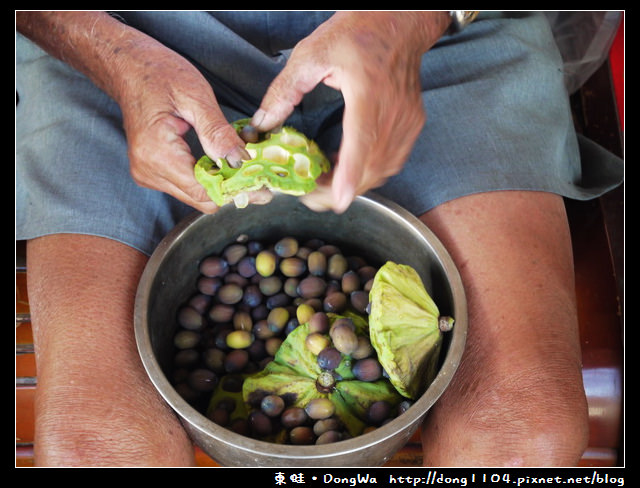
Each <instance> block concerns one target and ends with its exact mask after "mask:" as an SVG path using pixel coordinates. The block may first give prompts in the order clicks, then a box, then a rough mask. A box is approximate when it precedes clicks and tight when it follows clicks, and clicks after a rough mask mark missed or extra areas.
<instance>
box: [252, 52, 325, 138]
mask: <svg viewBox="0 0 640 488" xmlns="http://www.w3.org/2000/svg"><path fill="white" fill-rule="evenodd" d="M295 53H296V51H295V50H294V54H293V55H292V57H291V58H290V59H289V61H288V62H287V65H286V66H285V67H284V69H283V70H282V71H281V72H280V74H279V75H278V76H276V77H275V78H274V80H273V81H272V82H271V85H270V86H269V88H268V89H267V92H266V93H265V95H264V98H263V99H262V103H261V104H260V108H259V109H258V110H257V111H256V113H255V114H254V116H253V118H252V119H251V125H253V126H254V127H255V128H256V129H258V130H259V131H260V132H266V131H268V130H272V129H273V128H275V127H278V126H279V125H282V124H283V123H284V121H285V120H286V119H287V117H289V115H291V113H292V112H293V109H294V108H295V107H296V106H297V105H298V104H299V103H300V102H301V101H302V98H303V97H304V95H305V94H307V93H309V92H310V91H311V90H313V89H314V88H315V87H316V86H317V85H318V84H319V83H320V82H321V81H322V79H323V78H324V72H323V71H322V70H321V69H319V68H318V67H317V66H315V65H314V64H313V63H312V62H311V63H310V62H309V61H308V60H306V61H304V60H302V58H301V57H300V56H295ZM299 59H300V61H298V60H299Z"/></svg>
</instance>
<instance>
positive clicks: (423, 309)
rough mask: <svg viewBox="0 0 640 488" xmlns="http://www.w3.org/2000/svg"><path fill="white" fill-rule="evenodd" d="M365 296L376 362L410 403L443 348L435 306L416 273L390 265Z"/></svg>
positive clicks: (426, 381)
mask: <svg viewBox="0 0 640 488" xmlns="http://www.w3.org/2000/svg"><path fill="white" fill-rule="evenodd" d="M370 298H371V313H370V315H369V333H370V338H371V343H372V344H373V347H374V348H375V349H376V351H377V353H378V359H379V361H380V363H381V364H382V366H383V368H384V370H385V371H386V372H387V374H388V375H389V380H390V381H391V383H392V384H393V385H394V386H395V387H396V389H397V390H398V391H399V392H400V393H401V394H402V395H404V396H406V397H407V398H410V399H415V398H417V397H418V396H419V395H420V394H421V392H422V391H423V390H424V388H426V387H427V386H428V384H429V383H430V382H431V381H432V380H433V378H434V376H435V373H436V368H437V362H438V357H439V353H440V348H441V344H442V332H441V331H440V329H439V328H438V318H439V316H440V314H439V311H438V307H437V306H436V304H435V303H434V301H433V300H432V298H431V297H430V296H429V294H428V293H427V291H426V289H425V288H424V285H423V283H422V280H421V279H420V276H419V275H418V273H417V272H416V271H415V270H414V269H413V268H411V267H410V266H406V265H402V264H396V263H393V262H387V263H386V264H385V265H384V266H382V267H381V268H380V269H379V270H378V272H377V273H376V275H375V278H374V282H373V286H372V288H371V292H370Z"/></svg>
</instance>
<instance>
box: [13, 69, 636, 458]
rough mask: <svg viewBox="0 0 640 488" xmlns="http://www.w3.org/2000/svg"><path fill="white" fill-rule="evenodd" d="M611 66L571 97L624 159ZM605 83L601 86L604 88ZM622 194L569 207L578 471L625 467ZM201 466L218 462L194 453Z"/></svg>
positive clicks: (23, 274) (19, 357) (26, 407)
mask: <svg viewBox="0 0 640 488" xmlns="http://www.w3.org/2000/svg"><path fill="white" fill-rule="evenodd" d="M610 82H611V79H610V71H609V67H608V66H605V67H603V68H602V69H601V70H599V72H598V73H596V75H594V77H593V79H592V80H590V82H589V83H590V85H589V86H587V87H586V89H583V90H582V92H581V93H580V94H579V95H578V96H576V97H574V100H573V101H574V102H575V104H576V105H577V106H576V112H579V113H580V114H581V115H580V117H578V119H579V120H577V124H578V129H579V131H581V132H583V133H585V135H587V136H588V137H590V138H591V139H593V140H595V141H597V142H599V143H600V144H601V145H603V146H604V147H606V148H607V149H610V150H611V151H613V152H614V153H617V154H622V146H621V138H620V132H619V128H620V125H619V124H618V123H617V120H618V119H617V114H616V113H615V101H613V99H612V100H609V99H607V97H611V93H612V91H611V85H610ZM603 86H604V88H603ZM623 195H624V193H623V189H622V188H619V189H617V190H615V191H614V192H612V193H610V194H608V195H606V196H605V197H603V198H601V199H598V200H595V201H591V202H567V212H568V215H569V219H570V224H571V232H572V237H573V241H574V257H575V269H576V294H577V299H578V307H579V322H580V338H581V343H582V357H583V378H584V384H585V390H586V394H587V399H588V404H589V425H590V439H589V448H588V449H587V451H586V452H585V453H584V456H583V457H582V460H581V463H580V464H581V466H594V467H599V466H602V467H605V466H622V465H623V464H624V445H625V442H624V441H625V438H624V423H623V420H624V412H623V394H624V391H623V385H624V376H623V373H624V370H623V366H624V360H623V341H624V337H623V326H622V324H623V318H622V310H623V309H624V308H623V301H622V300H623V296H624V294H623V290H624V261H623V256H624V237H623V228H624V224H623V215H624V197H623ZM17 246H18V247H17V253H16V254H17V260H16V265H17V266H16V461H15V462H16V466H18V467H29V466H32V465H33V440H34V426H33V418H34V412H33V398H34V393H35V391H36V388H37V370H36V364H35V361H34V355H33V343H32V335H31V324H30V322H29V299H28V296H27V291H26V281H27V270H26V266H25V264H26V263H25V262H24V259H23V256H24V251H23V248H22V243H18V244H17ZM195 450H196V459H197V461H198V464H199V465H200V466H217V464H216V463H215V462H214V461H213V460H212V459H211V458H209V457H208V456H207V455H206V454H204V453H203V452H202V451H201V450H200V449H198V448H196V449H195ZM421 458H422V453H421V447H420V443H419V439H418V438H417V436H414V437H413V438H412V439H411V440H410V441H409V443H408V444H407V445H406V446H405V447H404V448H403V449H402V450H400V451H399V452H398V453H397V454H396V455H395V456H393V457H392V458H391V460H390V461H389V463H388V464H387V466H402V467H410V466H419V465H421Z"/></svg>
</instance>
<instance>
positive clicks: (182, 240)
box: [135, 195, 467, 467]
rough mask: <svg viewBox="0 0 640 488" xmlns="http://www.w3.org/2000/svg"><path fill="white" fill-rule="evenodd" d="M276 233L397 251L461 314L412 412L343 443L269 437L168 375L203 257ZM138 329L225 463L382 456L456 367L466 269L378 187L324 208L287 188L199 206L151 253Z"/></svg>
mask: <svg viewBox="0 0 640 488" xmlns="http://www.w3.org/2000/svg"><path fill="white" fill-rule="evenodd" d="M242 234H247V235H249V236H250V237H251V238H252V239H262V240H274V239H277V238H279V237H282V236H284V235H294V236H296V237H299V238H301V239H302V238H306V239H308V238H311V237H317V238H322V239H324V240H325V241H327V242H331V243H333V244H336V245H338V246H341V247H342V248H344V249H345V250H351V251H354V252H358V253H359V254H360V255H362V256H363V257H365V258H366V259H367V260H368V261H369V262H370V263H374V264H383V263H384V262H385V261H387V260H393V261H396V262H399V263H402V264H408V265H410V266H412V267H414V268H415V269H416V270H417V271H418V273H419V274H420V275H421V277H422V279H423V281H424V283H425V286H426V288H427V290H428V291H429V293H430V294H431V296H432V297H433V299H434V300H435V302H436V304H437V305H438V307H439V309H440V312H441V314H443V315H452V316H453V317H455V319H456V322H455V326H454V328H453V331H451V332H449V333H447V334H446V336H445V342H444V345H443V348H442V353H441V366H440V369H439V372H438V374H437V376H436V378H435V380H434V381H433V382H432V383H431V385H430V386H429V388H428V389H427V390H426V392H425V393H424V394H423V395H422V396H421V397H420V398H419V399H418V400H416V401H415V403H414V405H413V406H412V407H411V408H409V410H407V411H406V412H405V413H404V414H402V415H400V416H399V417H397V418H396V419H394V420H393V421H391V422H389V423H388V424H386V425H384V426H382V427H380V428H378V429H376V430H375V431H373V432H370V433H367V434H364V435H361V436H358V437H355V438H352V439H349V440H344V441H340V442H336V443H333V444H325V445H319V446H292V445H280V444H273V443H269V442H263V441H258V440H254V439H251V438H249V437H245V436H242V435H239V434H236V433H234V432H232V431H230V430H228V429H225V428H224V427H221V426H219V425H216V424H215V423H214V422H212V421H210V420H209V419H207V418H206V417H205V416H204V415H202V414H201V413H199V412H198V411H196V410H195V409H194V408H193V407H191V406H190V405H189V404H188V403H187V402H186V401H185V400H184V399H183V398H182V397H181V396H180V395H179V394H178V393H176V391H175V390H174V389H173V387H172V385H171V384H170V382H169V380H168V379H167V375H169V373H170V371H171V369H170V368H171V362H172V359H173V335H174V333H175V329H176V325H177V322H176V319H175V317H176V312H177V310H178V307H179V306H180V305H181V304H183V303H184V302H185V301H187V300H188V298H189V297H190V296H191V295H192V294H193V293H194V290H195V288H194V287H195V285H194V283H195V280H196V278H197V275H198V263H199V262H200V260H201V259H202V258H203V257H204V256H207V255H209V254H212V253H219V252H221V250H222V249H223V248H224V247H225V246H226V245H227V244H229V243H231V242H233V241H235V240H236V239H237V237H238V236H239V235H242ZM135 334H136V340H137V343H138V350H139V352H140V356H141V358H142V362H143V364H144V367H145V369H146V371H147V373H148V375H149V377H150V379H151V381H152V382H153V384H154V385H155V387H156V388H157V389H158V391H159V392H160V394H161V395H162V396H163V397H164V399H165V400H166V401H167V403H168V404H169V405H170V406H171V407H172V408H173V409H174V410H175V412H176V413H177V414H178V416H179V417H180V419H181V420H182V423H183V425H184V427H185V429H186V430H187V432H188V433H189V435H190V436H191V438H192V439H193V441H194V442H195V443H196V444H197V445H198V446H200V447H201V448H202V449H203V450H204V451H205V452H206V453H207V454H209V455H210V456H211V457H212V458H213V459H215V460H216V461H217V462H218V463H220V464H221V465H223V466H254V467H255V466H379V465H383V464H384V463H385V462H386V461H387V460H388V459H389V458H390V457H391V456H393V454H394V453H395V452H396V451H398V450H399V449H401V448H402V446H403V445H404V444H405V443H406V442H407V441H408V440H409V438H410V437H411V436H412V434H413V433H414V432H415V430H416V429H417V428H418V427H419V425H420V424H421V422H422V421H423V419H424V417H425V415H426V414H427V412H428V410H429V409H430V408H431V407H432V406H433V404H434V403H435V402H436V400H437V399H438V398H439V397H440V395H441V394H442V393H443V391H444V390H445V389H446V388H447V386H448V384H449V382H450V381H451V378H452V376H453V374H454V373H455V371H456V369H457V367H458V364H459V362H460V358H461V356H462V352H463V349H464V345H465V340H466V334H467V308H466V299H465V295H464V291H463V287H462V283H461V281H460V276H459V274H458V271H457V269H456V267H455V266H454V264H453V262H452V260H451V258H450V256H449V254H448V253H447V251H446V250H445V249H444V247H443V246H442V244H441V243H440V242H439V241H438V240H437V238H436V237H435V236H434V234H433V233H432V232H431V231H430V230H429V229H427V228H426V227H425V226H424V225H423V224H422V223H421V222H420V221H419V220H418V219H416V218H415V217H414V216H412V215H411V214H409V213H408V212H406V211H405V210H403V209H402V208H400V207H398V206H397V205H395V204H393V203H391V202H389V201H387V200H384V199H382V198H381V197H378V196H375V195H368V196H367V197H358V198H357V199H356V201H355V202H354V203H353V204H352V205H351V207H350V208H349V210H348V211H347V212H345V213H344V214H341V215H336V214H334V213H332V212H325V213H315V212H312V211H311V210H309V209H308V208H307V207H305V206H304V205H302V204H301V203H299V201H298V200H297V199H296V198H292V197H288V196H283V195H278V196H275V197H274V199H273V201H272V202H271V203H270V204H268V205H253V206H249V207H247V208H244V209H237V208H235V207H234V206H232V205H227V206H225V207H223V208H222V209H220V211H219V212H218V213H216V214H214V215H202V214H199V213H194V214H193V215H192V216H190V217H188V218H186V219H185V220H184V221H182V222H181V223H180V224H179V225H177V226H176V228H175V229H173V230H172V232H171V233H170V234H169V235H167V237H166V238H165V239H164V240H163V241H162V242H161V243H160V245H159V246H158V248H157V249H156V250H155V252H154V253H153V255H152V256H151V258H150V260H149V262H148V264H147V267H146V269H145V271H144V273H143V276H142V279H141V281H140V284H139V288H138V293H137V297H136V307H135Z"/></svg>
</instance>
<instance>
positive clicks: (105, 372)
mask: <svg viewBox="0 0 640 488" xmlns="http://www.w3.org/2000/svg"><path fill="white" fill-rule="evenodd" d="M27 249H28V250H27V252H28V258H27V260H28V261H27V262H28V266H29V275H28V286H29V290H28V292H29V300H30V306H31V312H32V320H33V326H34V342H35V346H36V359H37V367H38V388H37V397H36V419H35V422H36V439H35V456H36V464H38V465H41V466H42V465H47V466H135V465H140V466H164V465H167V466H176V465H192V464H193V463H194V460H193V446H192V444H191V442H190V441H189V439H188V438H187V436H186V433H185V432H184V430H183V429H182V426H181V425H180V423H179V421H178V419H177V418H176V416H175V415H174V414H173V412H172V411H171V410H170V409H169V407H168V406H166V404H165V403H164V402H163V400H162V399H161V397H160V396H159V395H158V394H157V393H156V391H155V389H154V387H153V386H152V384H151V383H150V382H149V381H148V379H147V376H146V373H145V372H144V370H143V367H142V363H141V361H140V360H139V356H138V353H137V349H136V344H135V338H134V333H133V306H134V298H135V292H136V287H137V283H138V279H139V277H140V274H141V272H142V270H143V268H144V265H145V263H146V256H144V255H143V254H141V253H139V252H138V251H136V250H134V249H132V248H130V247H128V246H125V245H123V244H120V243H118V242H115V241H112V240H109V239H104V238H100V237H92V236H84V235H53V236H47V237H42V238H39V239H35V240H33V241H30V242H29V243H28V248H27Z"/></svg>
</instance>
